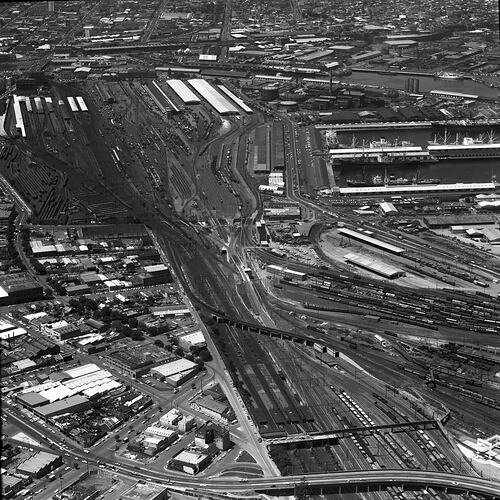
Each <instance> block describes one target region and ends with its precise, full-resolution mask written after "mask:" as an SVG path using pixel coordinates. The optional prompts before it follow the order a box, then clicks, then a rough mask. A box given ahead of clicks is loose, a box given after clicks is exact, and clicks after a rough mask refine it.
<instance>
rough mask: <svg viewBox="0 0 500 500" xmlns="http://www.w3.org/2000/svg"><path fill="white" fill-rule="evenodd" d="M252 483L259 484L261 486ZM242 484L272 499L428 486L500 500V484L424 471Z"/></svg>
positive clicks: (354, 473)
mask: <svg viewBox="0 0 500 500" xmlns="http://www.w3.org/2000/svg"><path fill="white" fill-rule="evenodd" d="M243 481H245V480H243ZM255 483H259V484H260V486H259V484H255ZM245 485H247V486H249V487H251V489H253V490H255V491H257V492H262V493H268V494H271V495H273V496H280V495H283V496H284V495H293V494H294V489H295V487H296V486H302V487H303V488H305V490H306V492H307V493H308V494H314V493H317V494H338V493H351V492H354V493H361V492H367V491H381V490H383V489H386V488H387V487H390V486H400V487H403V488H405V489H416V488H429V487H430V488H434V489H439V490H441V491H444V492H448V493H456V494H460V493H467V494H470V493H475V494H478V495H483V496H485V497H486V498H489V499H491V500H495V499H496V500H500V482H498V481H490V480H487V479H482V478H479V477H469V476H462V475H459V474H450V473H447V472H435V471H423V470H386V469H383V470H366V471H351V472H333V473H328V474H311V475H308V476H288V477H273V478H261V479H260V480H251V481H250V480H249V481H248V483H247V482H245ZM228 491H230V489H228Z"/></svg>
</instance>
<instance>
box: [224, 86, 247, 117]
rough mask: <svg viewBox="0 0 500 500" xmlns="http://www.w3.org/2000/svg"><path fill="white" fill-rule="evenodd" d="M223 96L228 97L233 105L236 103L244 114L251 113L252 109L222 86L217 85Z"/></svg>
mask: <svg viewBox="0 0 500 500" xmlns="http://www.w3.org/2000/svg"><path fill="white" fill-rule="evenodd" d="M217 86H218V87H219V88H220V89H221V90H222V92H224V94H226V95H227V97H229V99H231V100H232V101H233V102H234V103H236V104H237V105H238V106H239V107H240V108H241V109H242V110H243V111H244V112H245V113H253V110H252V108H250V107H248V106H247V105H246V104H245V103H244V102H243V99H240V98H239V97H238V96H237V95H235V94H233V93H232V92H231V91H230V90H229V89H228V88H226V87H224V85H217Z"/></svg>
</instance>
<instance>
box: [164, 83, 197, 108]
mask: <svg viewBox="0 0 500 500" xmlns="http://www.w3.org/2000/svg"><path fill="white" fill-rule="evenodd" d="M167 85H168V86H169V87H170V88H171V89H172V90H173V91H174V92H175V93H176V94H177V96H178V97H179V98H180V99H181V101H182V102H183V103H184V104H199V103H200V102H201V101H200V100H199V99H198V97H196V95H195V94H194V92H193V91H192V90H191V89H190V88H189V87H188V86H187V85H186V84H185V83H184V82H183V81H182V80H167Z"/></svg>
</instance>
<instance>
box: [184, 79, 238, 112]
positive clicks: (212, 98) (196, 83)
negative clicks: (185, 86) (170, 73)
mask: <svg viewBox="0 0 500 500" xmlns="http://www.w3.org/2000/svg"><path fill="white" fill-rule="evenodd" d="M188 83H189V84H190V85H191V86H192V87H193V88H194V89H195V90H196V92H198V93H199V94H200V95H201V96H202V97H203V99H205V100H206V101H207V102H208V103H209V104H210V105H211V106H212V107H213V108H214V109H215V110H216V111H217V113H219V114H220V115H234V114H238V109H237V108H236V106H235V105H234V104H231V103H230V102H229V101H228V100H227V99H226V98H225V97H223V96H222V95H221V94H220V93H219V92H218V91H217V90H215V88H214V87H212V85H210V83H208V82H207V81H206V80H202V79H200V78H195V79H191V80H188Z"/></svg>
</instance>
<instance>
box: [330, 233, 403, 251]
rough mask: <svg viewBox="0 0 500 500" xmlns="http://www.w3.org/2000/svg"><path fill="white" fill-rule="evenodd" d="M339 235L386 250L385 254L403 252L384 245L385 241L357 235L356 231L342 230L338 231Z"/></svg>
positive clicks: (393, 246) (387, 244)
mask: <svg viewBox="0 0 500 500" xmlns="http://www.w3.org/2000/svg"><path fill="white" fill-rule="evenodd" d="M339 233H340V234H341V235H342V236H346V237H347V238H352V239H353V240H357V241H361V242H362V243H366V244H367V245H371V246H374V247H377V248H380V249H382V250H386V251H387V252H391V253H396V254H401V253H403V252H404V251H405V250H404V248H400V247H397V246H395V245H391V244H390V243H386V242H385V241H381V240H377V239H376V238H372V237H371V236H367V235H366V234H362V233H358V232H357V231H353V230H351V229H346V228H342V229H339Z"/></svg>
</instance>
